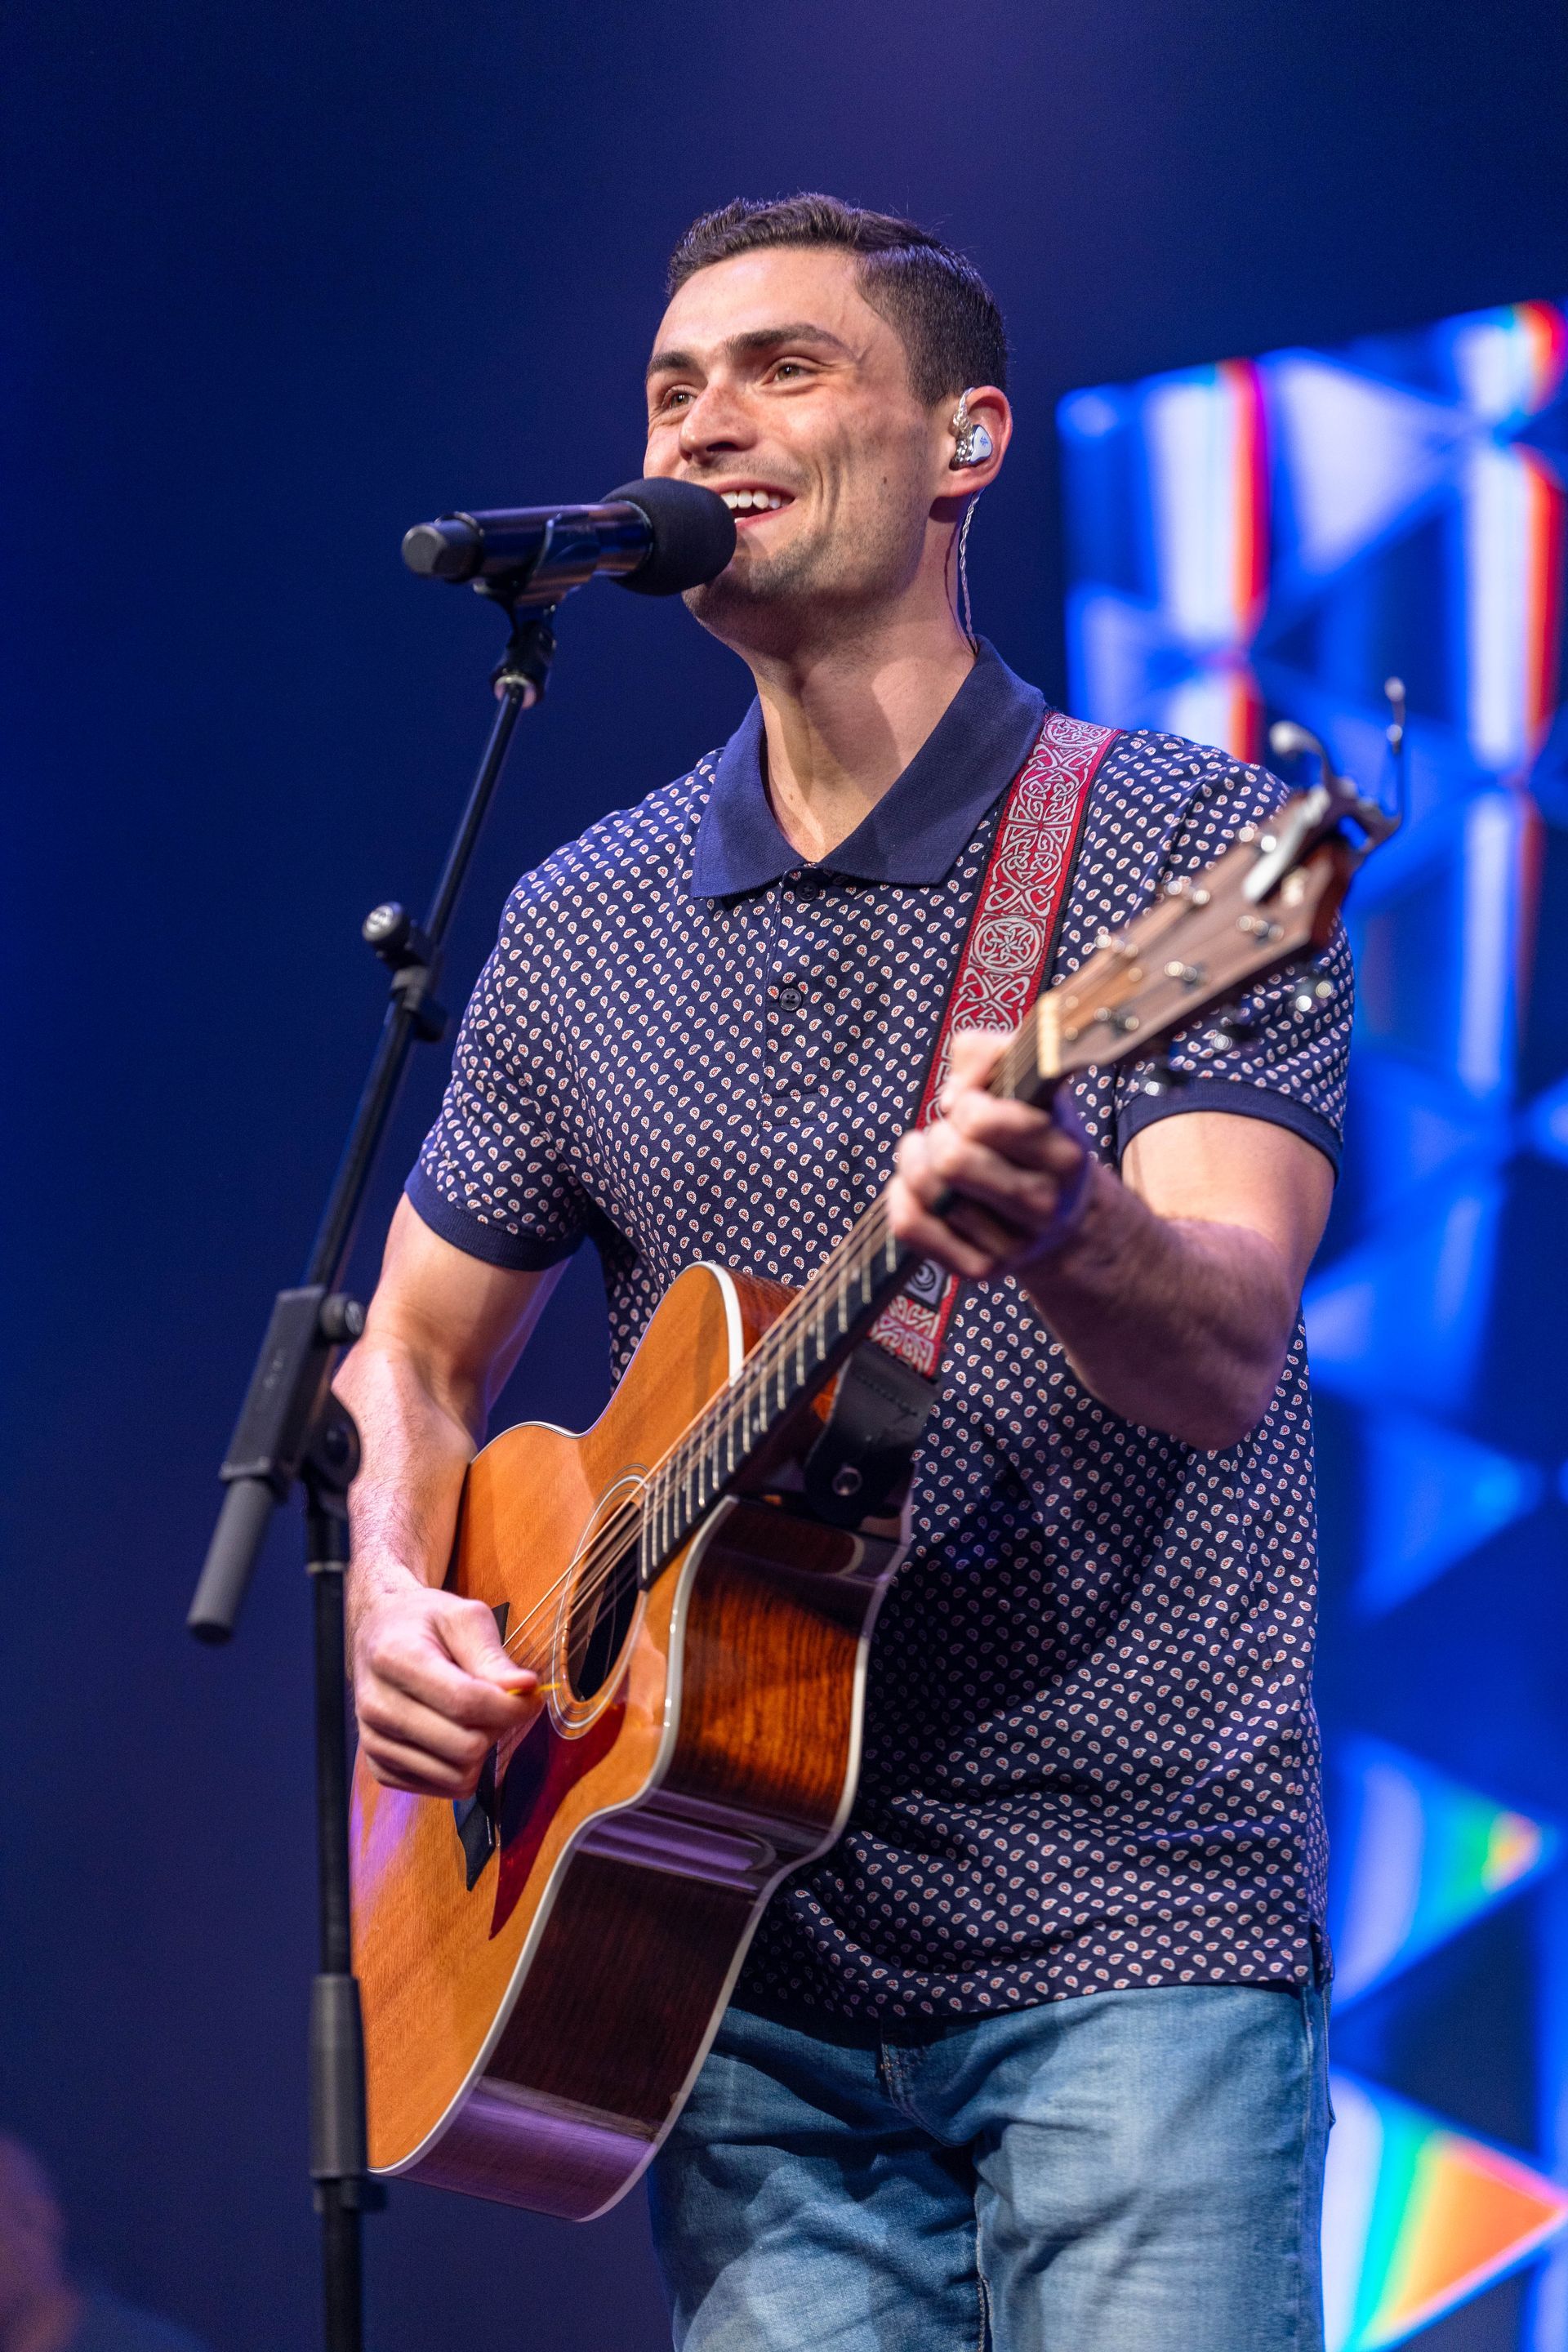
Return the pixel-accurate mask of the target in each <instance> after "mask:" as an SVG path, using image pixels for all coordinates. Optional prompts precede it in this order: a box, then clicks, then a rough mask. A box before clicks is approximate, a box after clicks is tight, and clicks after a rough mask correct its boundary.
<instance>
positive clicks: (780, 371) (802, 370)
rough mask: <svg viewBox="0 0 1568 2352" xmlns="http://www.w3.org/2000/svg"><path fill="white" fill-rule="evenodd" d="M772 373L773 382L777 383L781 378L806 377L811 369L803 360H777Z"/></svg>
mask: <svg viewBox="0 0 1568 2352" xmlns="http://www.w3.org/2000/svg"><path fill="white" fill-rule="evenodd" d="M810 373H811V369H810V367H809V366H808V365H807V363H806V362H805V360H779V361H778V362H775V364H774V367H773V380H774V382H775V383H777V382H778V380H779V379H780V377H782V376H807V375H809V374H810Z"/></svg>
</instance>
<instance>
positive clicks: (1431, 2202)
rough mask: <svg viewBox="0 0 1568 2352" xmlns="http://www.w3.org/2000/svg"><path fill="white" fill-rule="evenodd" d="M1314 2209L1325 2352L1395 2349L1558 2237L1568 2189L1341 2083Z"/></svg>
mask: <svg viewBox="0 0 1568 2352" xmlns="http://www.w3.org/2000/svg"><path fill="white" fill-rule="evenodd" d="M1333 2098H1334V2109H1335V2113H1336V2115H1337V2116H1338V2122H1337V2124H1336V2126H1335V2129H1334V2131H1333V2134H1332V2136H1331V2139H1330V2142H1329V2169H1328V2181H1327V2186H1326V2189H1325V2194H1324V2199H1323V2299H1324V2316H1325V2320H1326V2330H1325V2333H1326V2338H1327V2346H1328V2352H1377V2347H1381V2346H1383V2345H1385V2344H1401V2343H1403V2342H1404V2341H1405V2338H1406V2337H1407V2336H1414V2335H1415V2333H1416V2331H1417V2329H1419V2328H1422V2327H1426V2326H1430V2325H1431V2323H1432V2322H1433V2321H1434V2320H1435V2319H1438V2318H1440V2317H1441V2316H1442V2315H1443V2314H1444V2313H1445V2312H1447V2311H1452V2310H1453V2309H1454V2307H1455V2306H1456V2305H1458V2304H1461V2303H1464V2302H1466V2301H1467V2300H1468V2297H1469V2296H1471V2295H1473V2294H1479V2292H1480V2290H1481V2288H1482V2287H1485V2286H1489V2285H1490V2284H1491V2283H1492V2281H1493V2280H1494V2279H1497V2278H1500V2277H1501V2276H1502V2274H1503V2273H1504V2272H1506V2271H1510V2270H1512V2269H1514V2268H1516V2267H1517V2265H1518V2264H1519V2263H1522V2262H1525V2261H1527V2260H1528V2259H1529V2257H1530V2256H1531V2254H1532V2253H1534V2252H1537V2251H1538V2250H1539V2249H1540V2248H1541V2247H1542V2246H1544V2245H1545V2244H1546V2243H1547V2242H1548V2241H1549V2240H1550V2239H1552V2238H1553V2237H1555V2236H1556V2235H1557V2233H1558V2232H1559V2231H1560V2230H1561V2229H1562V2228H1563V2222H1564V2221H1565V2220H1568V2190H1564V2189H1561V2188H1559V2187H1558V2185H1557V2184H1556V2183H1555V2182H1554V2181H1551V2180H1548V2179H1544V2178H1543V2177H1542V2174H1540V2173H1538V2172H1535V2171H1533V2170H1532V2169H1531V2167H1530V2166H1529V2165H1527V2164H1524V2163H1521V2160H1520V2159H1519V2158H1517V2157H1515V2156H1510V2155H1508V2154H1506V2153H1505V2152H1504V2151H1503V2150H1502V2149H1500V2148H1495V2147H1489V2146H1488V2145H1487V2143H1486V2142H1485V2141H1484V2140H1479V2139H1472V2138H1470V2137H1468V2134H1466V2133H1463V2132H1458V2131H1456V2130H1454V2129H1453V2128H1452V2127H1451V2126H1449V2125H1447V2124H1446V2123H1445V2122H1444V2121H1443V2119H1442V2118H1441V2116H1435V2115H1432V2114H1430V2113H1428V2112H1427V2110H1426V2109H1425V2108H1422V2107H1417V2106H1414V2105H1411V2103H1410V2102H1409V2101H1408V2100H1407V2099H1399V2098H1395V2097H1394V2095H1393V2094H1392V2093H1391V2092H1388V2091H1384V2090H1382V2089H1380V2088H1378V2087H1376V2086H1374V2085H1373V2084H1370V2083H1364V2082H1361V2081H1358V2080H1356V2079H1355V2078H1354V2077H1352V2076H1350V2075H1346V2074H1336V2075H1335V2077H1334V2082H1333Z"/></svg>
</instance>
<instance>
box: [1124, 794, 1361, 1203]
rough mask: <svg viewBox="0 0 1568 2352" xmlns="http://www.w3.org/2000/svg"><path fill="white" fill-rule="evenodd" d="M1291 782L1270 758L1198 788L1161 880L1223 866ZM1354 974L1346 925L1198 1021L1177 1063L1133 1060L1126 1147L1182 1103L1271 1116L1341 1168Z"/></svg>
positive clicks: (1127, 1082)
mask: <svg viewBox="0 0 1568 2352" xmlns="http://www.w3.org/2000/svg"><path fill="white" fill-rule="evenodd" d="M1287 797H1288V788H1287V786H1285V785H1284V784H1282V783H1281V782H1279V778H1278V777H1277V776H1271V775H1269V774H1268V772H1266V771H1265V770H1263V769H1261V768H1241V767H1229V766H1227V767H1226V770H1225V771H1224V772H1222V773H1221V774H1220V775H1219V776H1218V777H1216V778H1215V780H1214V781H1213V782H1210V783H1208V784H1205V786H1204V787H1203V789H1202V790H1201V791H1200V792H1199V793H1196V794H1195V795H1194V799H1193V801H1192V802H1191V803H1190V804H1189V806H1188V809H1187V811H1186V814H1185V815H1184V819H1183V822H1182V824H1180V825H1179V826H1178V828H1177V830H1176V833H1175V835H1174V836H1173V841H1172V844H1171V847H1170V850H1169V852H1168V855H1167V856H1166V860H1165V864H1164V866H1163V870H1162V873H1161V877H1160V879H1161V884H1162V886H1163V884H1165V883H1167V882H1171V881H1173V880H1175V879H1177V878H1178V877H1184V876H1188V875H1192V874H1196V873H1201V872H1202V870H1203V869H1204V867H1205V866H1212V865H1213V864H1214V862H1215V859H1216V858H1217V857H1219V856H1221V855H1222V854H1223V853H1224V851H1225V849H1226V847H1227V846H1228V845H1229V843H1230V842H1231V841H1232V840H1233V839H1234V838H1235V836H1236V835H1237V832H1238V831H1239V830H1240V828H1241V826H1242V825H1244V824H1258V823H1261V822H1262V821H1263V820H1264V819H1265V818H1267V817H1268V816H1270V815H1271V814H1273V813H1274V812H1275V810H1277V809H1278V808H1279V804H1280V803H1281V802H1282V801H1283V800H1284V799H1286V798H1287ZM1353 1005H1354V979H1353V975H1352V968H1351V955H1350V946H1349V943H1348V941H1347V940H1346V938H1345V932H1344V926H1343V925H1342V923H1336V924H1335V926H1334V932H1333V937H1332V939H1331V941H1330V943H1329V946H1328V948H1327V949H1326V950H1324V952H1323V954H1322V955H1321V957H1319V958H1318V959H1316V960H1315V961H1313V962H1311V963H1310V964H1304V965H1302V966H1300V967H1299V968H1298V969H1297V970H1296V971H1293V972H1286V973H1283V974H1281V975H1279V977H1277V978H1276V979H1274V980H1271V981H1268V982H1264V983H1263V984H1262V985H1261V986H1260V987H1258V988H1256V989H1253V990H1251V991H1249V992H1248V993H1247V995H1245V996H1244V997H1242V998H1240V999H1239V1000H1238V1001H1237V1003H1234V1004H1231V1005H1229V1006H1227V1007H1226V1008H1224V1015H1223V1019H1222V1016H1221V1013H1220V1011H1219V1010H1218V1009H1216V1010H1215V1011H1214V1012H1211V1013H1208V1014H1207V1015H1206V1016H1205V1017H1204V1018H1202V1019H1200V1020H1197V1021H1194V1024H1192V1026H1191V1027H1190V1028H1188V1029H1184V1030H1182V1031H1180V1032H1178V1034H1177V1035H1176V1036H1175V1037H1174V1038H1173V1041H1172V1044H1171V1048H1170V1053H1169V1055H1168V1060H1167V1063H1165V1064H1159V1065H1156V1064H1154V1063H1151V1062H1140V1063H1135V1064H1133V1065H1132V1066H1131V1067H1124V1068H1123V1070H1122V1072H1121V1076H1120V1078H1119V1080H1118V1084H1117V1089H1116V1148H1117V1154H1118V1157H1120V1156H1121V1153H1122V1152H1124V1151H1125V1150H1126V1149H1127V1146H1128V1145H1129V1144H1130V1143H1131V1140H1132V1138H1133V1137H1134V1136H1135V1135H1138V1134H1141V1133H1142V1130H1143V1129H1144V1128H1146V1127H1152V1125H1153V1124H1154V1122H1155V1121H1156V1120H1157V1119H1162V1118H1172V1117H1173V1116H1175V1115H1177V1114H1179V1113H1181V1112H1183V1111H1194V1110H1217V1111H1228V1112H1230V1113H1231V1114H1233V1115H1237V1116H1240V1117H1242V1118H1265V1119H1268V1120H1270V1121H1271V1122H1272V1123H1273V1124H1274V1125H1275V1126H1277V1127H1286V1128H1289V1129H1290V1130H1291V1131H1292V1133H1294V1134H1296V1135H1300V1137H1302V1138H1303V1139H1304V1140H1305V1141H1306V1142H1308V1143H1310V1144H1313V1145H1315V1146H1316V1148H1317V1149H1318V1150H1320V1151H1321V1152H1322V1154H1323V1156H1324V1157H1325V1159H1326V1160H1328V1161H1329V1163H1330V1165H1331V1167H1332V1169H1333V1170H1334V1172H1335V1174H1336V1175H1338V1173H1339V1167H1340V1156H1341V1147H1342V1141H1343V1137H1344V1111H1345V1076H1346V1071H1347V1067H1348V1065H1349V1059H1350V1040H1351V1016H1352V1010H1353Z"/></svg>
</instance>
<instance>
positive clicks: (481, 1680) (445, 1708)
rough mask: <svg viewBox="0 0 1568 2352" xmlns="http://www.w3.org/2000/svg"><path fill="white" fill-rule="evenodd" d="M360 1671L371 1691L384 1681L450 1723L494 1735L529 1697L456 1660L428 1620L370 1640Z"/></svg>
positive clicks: (507, 1726)
mask: <svg viewBox="0 0 1568 2352" xmlns="http://www.w3.org/2000/svg"><path fill="white" fill-rule="evenodd" d="M361 1674H362V1675H364V1676H366V1677H368V1680H369V1682H370V1685H371V1686H372V1688H373V1689H374V1685H376V1684H377V1683H380V1684H383V1685H387V1686H389V1687H391V1688H392V1689H395V1690H397V1691H400V1692H402V1693H403V1694H404V1695H405V1696H406V1697H407V1698H409V1699H410V1700H414V1701H417V1702H418V1703H419V1704H420V1705H422V1706H427V1707H430V1708H432V1709H434V1711H435V1712H436V1714H437V1715H439V1716H441V1717H444V1718H445V1719H446V1720H447V1722H449V1723H456V1724H460V1725H464V1726H467V1727H470V1728H472V1729H474V1730H479V1731H488V1732H489V1736H490V1737H491V1738H492V1739H493V1738H496V1737H497V1736H498V1735H499V1734H500V1732H502V1731H507V1730H510V1728H511V1727H512V1726H513V1725H514V1724H516V1723H517V1722H519V1721H520V1719H521V1711H522V1708H523V1706H524V1705H525V1703H526V1700H527V1696H528V1693H527V1691H526V1690H508V1689H503V1688H501V1687H500V1685H499V1683H498V1682H496V1681H492V1680H489V1679H488V1678H487V1677H485V1676H483V1675H470V1674H468V1673H467V1672H466V1671H465V1669H464V1668H463V1667H461V1666H458V1665H456V1664H453V1662H452V1660H451V1658H450V1656H449V1655H448V1654H447V1649H446V1647H445V1646H444V1644H443V1643H441V1641H440V1640H439V1639H438V1637H437V1634H436V1633H435V1631H434V1630H433V1628H432V1627H431V1626H430V1625H429V1624H428V1623H425V1624H421V1625H420V1626H419V1628H418V1630H417V1632H416V1631H414V1630H413V1629H411V1628H398V1629H396V1630H395V1631H393V1632H390V1633H388V1634H387V1635H386V1636H385V1637H384V1639H383V1640H381V1641H378V1642H376V1643H373V1644H371V1645H370V1646H369V1647H368V1648H367V1650H366V1653H365V1654H364V1656H363V1659H362V1661H361ZM530 1687H531V1685H530Z"/></svg>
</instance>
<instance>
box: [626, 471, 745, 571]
mask: <svg viewBox="0 0 1568 2352" xmlns="http://www.w3.org/2000/svg"><path fill="white" fill-rule="evenodd" d="M621 499H625V501H626V504H627V505H628V506H634V507H637V508H638V509H640V510H641V511H642V513H644V514H645V515H647V519H648V522H649V525H650V527H651V528H652V530H653V545H652V546H651V547H650V548H649V550H648V551H647V555H646V556H645V557H644V558H643V560H642V562H640V563H639V564H638V566H637V570H636V571H635V572H627V573H626V576H625V577H624V578H623V579H622V580H620V581H619V582H618V583H617V584H618V585H619V586H620V587H622V588H632V589H635V590H636V592H637V594H638V595H639V596H679V595H680V594H681V593H682V592H683V591H684V590H686V589H688V588H700V587H701V586H702V584H703V583H704V581H708V580H717V578H718V577H719V574H720V572H722V571H723V569H724V567H725V565H726V564H727V563H728V562H729V561H730V558H731V556H732V555H733V554H734V552H735V518H734V516H733V515H732V514H731V512H730V509H729V508H728V507H727V506H726V505H725V504H724V501H723V499H721V497H720V496H719V494H718V492H717V490H705V489H704V488H702V486H701V484H700V482H672V481H668V480H660V479H658V478H655V479H653V480H651V481H644V482H623V483H622V484H621V487H620V488H619V489H618V490H610V491H608V492H607V493H606V494H605V501H604V503H605V505H606V506H612V505H615V504H616V503H617V502H618V501H619V500H621Z"/></svg>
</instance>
